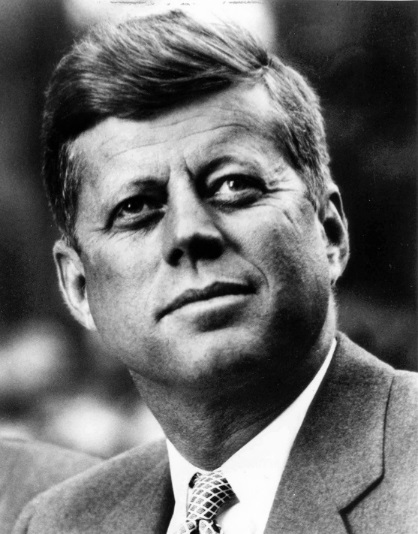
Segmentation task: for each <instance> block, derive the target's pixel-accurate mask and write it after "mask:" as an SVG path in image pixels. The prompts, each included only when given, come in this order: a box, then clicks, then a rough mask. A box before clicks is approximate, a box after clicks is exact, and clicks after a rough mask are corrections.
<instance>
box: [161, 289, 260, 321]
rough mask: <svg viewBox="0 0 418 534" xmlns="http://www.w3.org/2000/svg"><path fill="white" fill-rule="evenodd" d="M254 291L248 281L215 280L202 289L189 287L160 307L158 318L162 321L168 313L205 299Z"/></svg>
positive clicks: (247, 293)
mask: <svg viewBox="0 0 418 534" xmlns="http://www.w3.org/2000/svg"><path fill="white" fill-rule="evenodd" d="M251 293H254V288H253V287H252V286H251V285H249V284H247V283H239V282H238V283H237V282H215V283H213V284H210V285H209V286H206V287H204V288H202V289H187V290H186V291H184V292H183V293H181V295H179V296H178V297H176V298H175V299H174V300H173V301H172V302H170V304H168V306H165V307H163V308H162V309H160V310H159V311H158V312H157V314H156V318H157V321H160V320H161V319H162V318H163V317H165V316H166V315H168V314H170V313H172V312H174V311H176V310H178V309H180V308H182V307H183V306H187V305H188V304H192V303H193V302H199V301H204V300H210V299H213V298H217V297H225V296H229V295H249V294H251Z"/></svg>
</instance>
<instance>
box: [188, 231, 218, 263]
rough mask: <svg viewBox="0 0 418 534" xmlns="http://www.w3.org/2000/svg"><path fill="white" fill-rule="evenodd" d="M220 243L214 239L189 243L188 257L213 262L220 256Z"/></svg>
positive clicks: (207, 238)
mask: <svg viewBox="0 0 418 534" xmlns="http://www.w3.org/2000/svg"><path fill="white" fill-rule="evenodd" d="M222 249H223V247H222V242H221V241H220V240H219V239H217V238H215V237H208V236H207V237H206V238H205V239H195V240H193V241H192V242H191V243H190V249H189V250H190V256H191V257H192V258H193V259H195V260H196V259H206V260H215V259H216V258H219V256H220V255H221V254H222Z"/></svg>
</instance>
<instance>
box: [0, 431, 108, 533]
mask: <svg viewBox="0 0 418 534" xmlns="http://www.w3.org/2000/svg"><path fill="white" fill-rule="evenodd" d="M99 462H100V460H99V459H98V458H94V457H92V456H88V455H87V454H83V453H79V452H75V451H70V450H67V449H63V448H61V447H57V446H54V445H49V444H46V443H40V442H36V441H29V440H23V439H8V438H2V439H1V440H0V533H3V532H4V533H6V532H10V531H11V529H12V525H13V524H14V522H15V521H16V519H17V517H18V515H19V513H20V512H21V511H22V509H23V507H24V506H25V505H26V504H27V503H28V502H29V501H30V500H31V499H33V498H34V497H35V496H36V495H37V494H39V493H41V492H43V491H45V490H47V489H48V488H50V487H51V486H54V485H55V484H58V483H60V482H62V481H63V480H66V479H67V478H70V477H72V476H74V475H77V474H78V473H80V472H82V471H84V470H86V469H88V468H89V467H92V466H94V465H96V464H97V463H99Z"/></svg>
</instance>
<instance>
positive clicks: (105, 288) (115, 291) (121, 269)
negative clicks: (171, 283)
mask: <svg viewBox="0 0 418 534" xmlns="http://www.w3.org/2000/svg"><path fill="white" fill-rule="evenodd" d="M144 258H147V255H146V254H145V255H142V254H141V255H140V254H139V252H138V248H137V247H133V246H127V247H123V248H122V247H114V249H113V250H112V251H109V250H106V249H105V250H103V249H101V250H95V251H94V252H93V253H92V254H91V255H90V256H89V259H88V261H87V262H86V288H87V295H88V299H89V305H90V310H91V313H92V315H93V318H94V320H95V323H96V326H97V328H98V330H99V331H100V332H102V333H103V335H105V336H106V337H109V335H113V333H114V331H115V330H116V329H117V328H123V329H124V330H125V331H126V332H129V331H130V330H134V326H135V327H136V328H137V327H138V324H141V323H144V322H145V320H146V317H147V314H146V311H147V302H148V301H149V298H148V296H149V293H150V288H151V283H150V276H151V273H152V272H153V269H152V266H151V265H150V263H149V262H145V261H144Z"/></svg>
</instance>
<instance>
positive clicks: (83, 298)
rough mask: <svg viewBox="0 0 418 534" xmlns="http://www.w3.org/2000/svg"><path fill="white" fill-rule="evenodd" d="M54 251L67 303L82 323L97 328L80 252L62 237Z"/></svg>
mask: <svg viewBox="0 0 418 534" xmlns="http://www.w3.org/2000/svg"><path fill="white" fill-rule="evenodd" d="M53 252H54V260H55V265H56V268H57V274H58V280H59V286H60V289H61V293H62V295H63V297H64V300H65V303H66V304H67V306H68V308H69V309H70V312H71V313H72V315H73V316H74V317H75V318H76V320H77V321H78V322H79V323H80V324H82V325H83V326H84V327H86V328H87V329H89V330H96V325H95V324H94V320H93V317H92V315H91V313H90V307H89V301H88V296H87V289H86V277H85V273H84V265H83V263H82V261H81V259H80V256H79V254H78V253H77V252H76V251H75V250H74V248H73V247H71V246H70V245H67V244H66V243H65V242H64V241H63V240H62V239H61V240H59V241H57V242H56V243H55V245H54V250H53Z"/></svg>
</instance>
